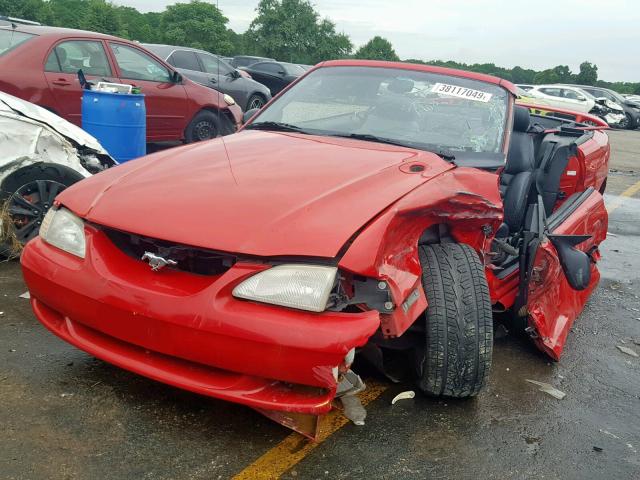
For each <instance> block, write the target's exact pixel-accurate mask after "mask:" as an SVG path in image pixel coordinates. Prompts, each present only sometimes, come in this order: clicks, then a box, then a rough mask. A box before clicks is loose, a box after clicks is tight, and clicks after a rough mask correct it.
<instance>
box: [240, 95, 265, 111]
mask: <svg viewBox="0 0 640 480" xmlns="http://www.w3.org/2000/svg"><path fill="white" fill-rule="evenodd" d="M265 103H267V101H266V100H265V98H264V97H263V96H262V95H259V94H257V93H255V94H253V95H251V97H250V98H249V100H248V101H247V108H246V110H245V112H248V111H249V110H253V109H254V108H262V107H264V105H265Z"/></svg>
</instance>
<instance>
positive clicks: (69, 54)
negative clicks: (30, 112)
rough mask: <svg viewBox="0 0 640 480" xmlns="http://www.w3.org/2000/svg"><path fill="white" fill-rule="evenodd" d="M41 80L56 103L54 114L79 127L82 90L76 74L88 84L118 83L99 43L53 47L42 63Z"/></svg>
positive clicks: (73, 42) (75, 42) (66, 43)
mask: <svg viewBox="0 0 640 480" xmlns="http://www.w3.org/2000/svg"><path fill="white" fill-rule="evenodd" d="M44 69H45V72H44V76H45V78H46V79H47V83H48V85H49V90H50V91H51V94H52V95H53V97H54V99H55V102H56V107H57V108H56V112H57V113H58V114H59V115H60V116H61V117H63V118H64V119H65V120H68V121H70V122H72V123H75V124H76V125H78V126H80V125H81V123H82V121H81V108H80V105H81V102H80V98H81V96H82V88H81V87H80V82H79V80H78V70H82V71H83V73H84V74H85V77H86V78H87V79H88V80H89V81H91V82H98V81H100V80H103V79H104V80H107V81H111V82H113V81H117V77H115V76H114V75H113V66H112V65H111V64H110V62H109V59H108V57H107V55H106V53H105V50H104V45H103V43H102V42H101V41H99V40H65V41H62V42H59V43H58V44H56V46H55V47H54V48H53V49H52V50H51V52H49V55H48V56H47V60H46V62H45V67H44Z"/></svg>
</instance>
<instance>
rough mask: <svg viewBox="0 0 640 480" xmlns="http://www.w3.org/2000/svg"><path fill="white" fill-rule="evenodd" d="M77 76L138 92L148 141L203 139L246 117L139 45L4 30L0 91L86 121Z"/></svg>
mask: <svg viewBox="0 0 640 480" xmlns="http://www.w3.org/2000/svg"><path fill="white" fill-rule="evenodd" d="M78 70H82V71H83V72H84V74H85V76H86V77H87V78H88V79H89V80H98V81H99V80H106V81H109V82H117V83H127V84H132V85H135V86H138V87H140V89H141V90H142V93H144V94H145V104H146V111H147V140H148V141H150V142H152V141H165V140H174V141H175V140H185V141H186V142H193V141H198V140H206V139H209V138H213V137H216V136H219V135H224V134H228V133H231V132H233V131H235V130H236V127H237V125H238V122H239V121H240V118H241V115H242V111H241V109H240V107H239V106H238V105H234V104H230V103H229V102H226V101H225V99H224V98H223V95H222V94H220V93H217V92H215V91H214V90H211V89H209V88H205V87H203V86H202V85H198V84H197V83H195V82H192V81H191V80H189V79H185V78H183V77H182V75H180V74H179V73H178V72H176V71H175V70H174V69H173V67H171V66H169V65H168V64H166V63H164V62H163V61H162V60H160V59H159V58H157V57H154V56H153V54H151V53H150V52H147V51H146V50H144V49H143V48H142V47H140V45H138V44H136V43H133V42H130V41H128V40H123V39H121V38H117V37H112V36H110V35H103V34H99V33H92V32H85V31H81V30H70V29H64V28H55V27H41V26H28V25H19V26H16V27H15V28H12V27H0V72H2V74H1V75H0V91H4V92H7V93H10V94H12V95H15V96H16V97H20V98H23V99H24V100H27V101H30V102H33V103H36V104H37V105H40V106H41V107H44V108H46V109H47V110H51V111H52V112H55V113H56V114H58V115H60V116H61V117H63V118H64V119H65V120H68V121H70V122H72V123H75V124H76V125H80V123H81V112H80V97H81V94H82V89H81V87H80V82H79V81H78V73H77V72H78Z"/></svg>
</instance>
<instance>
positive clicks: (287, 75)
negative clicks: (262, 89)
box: [245, 62, 306, 95]
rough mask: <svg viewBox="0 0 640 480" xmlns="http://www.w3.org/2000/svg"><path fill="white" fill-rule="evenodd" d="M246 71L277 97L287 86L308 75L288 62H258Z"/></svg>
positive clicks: (297, 66)
mask: <svg viewBox="0 0 640 480" xmlns="http://www.w3.org/2000/svg"><path fill="white" fill-rule="evenodd" d="M245 71H247V72H248V73H249V75H251V78H253V79H254V80H255V81H257V82H260V83H262V84H263V85H266V86H267V87H268V88H269V90H270V91H271V95H277V94H278V93H280V91H281V90H283V89H284V88H285V87H286V86H287V85H289V84H290V83H291V82H294V81H296V80H297V79H298V77H300V76H302V75H304V74H305V73H306V71H305V70H304V69H303V68H302V67H300V66H299V65H295V64H293V63H286V62H258V63H254V64H253V65H251V66H249V67H246V68H245Z"/></svg>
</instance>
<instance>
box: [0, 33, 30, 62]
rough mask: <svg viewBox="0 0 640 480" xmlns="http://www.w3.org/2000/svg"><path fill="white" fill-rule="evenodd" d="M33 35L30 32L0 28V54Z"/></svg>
mask: <svg viewBox="0 0 640 480" xmlns="http://www.w3.org/2000/svg"><path fill="white" fill-rule="evenodd" d="M33 37H35V35H31V34H30V33H23V32H16V31H15V30H0V56H2V55H4V54H5V53H7V52H8V51H10V50H13V49H14V48H16V47H17V46H18V45H20V44H21V43H24V42H26V41H27V40H30V39H32V38H33Z"/></svg>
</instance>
